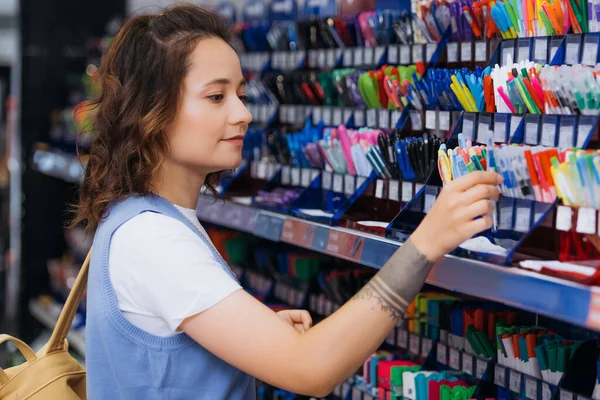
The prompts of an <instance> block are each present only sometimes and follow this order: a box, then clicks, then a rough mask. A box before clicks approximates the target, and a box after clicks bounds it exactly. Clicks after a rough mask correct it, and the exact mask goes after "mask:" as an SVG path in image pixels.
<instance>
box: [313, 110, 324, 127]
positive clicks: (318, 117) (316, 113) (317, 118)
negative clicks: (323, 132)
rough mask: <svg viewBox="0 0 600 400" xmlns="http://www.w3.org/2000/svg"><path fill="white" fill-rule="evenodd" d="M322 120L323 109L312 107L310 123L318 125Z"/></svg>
mask: <svg viewBox="0 0 600 400" xmlns="http://www.w3.org/2000/svg"><path fill="white" fill-rule="evenodd" d="M322 120H323V109H322V108H321V107H313V109H312V122H313V125H319V122H321V121H322Z"/></svg>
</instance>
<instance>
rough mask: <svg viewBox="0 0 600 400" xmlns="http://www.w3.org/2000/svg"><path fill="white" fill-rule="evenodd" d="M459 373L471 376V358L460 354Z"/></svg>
mask: <svg viewBox="0 0 600 400" xmlns="http://www.w3.org/2000/svg"><path fill="white" fill-rule="evenodd" d="M461 371H462V372H464V373H465V374H469V375H471V376H473V375H474V374H473V356H472V355H470V354H467V353H462V368H461Z"/></svg>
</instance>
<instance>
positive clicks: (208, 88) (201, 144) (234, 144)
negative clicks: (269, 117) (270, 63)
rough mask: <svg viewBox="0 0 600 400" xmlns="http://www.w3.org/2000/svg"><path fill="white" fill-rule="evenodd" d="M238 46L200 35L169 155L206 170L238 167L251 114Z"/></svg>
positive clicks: (171, 134) (170, 132)
mask: <svg viewBox="0 0 600 400" xmlns="http://www.w3.org/2000/svg"><path fill="white" fill-rule="evenodd" d="M245 96H246V87H245V81H244V78H243V76H242V69H241V67H240V61H239V58H238V56H237V54H236V53H235V51H234V50H233V49H232V48H231V47H230V46H229V45H228V44H227V43H225V42H224V41H223V40H221V39H218V38H209V39H204V40H200V41H199V42H198V44H197V45H196V48H195V49H194V51H193V52H192V54H191V55H190V67H189V72H188V75H187V76H186V78H185V80H184V83H183V92H182V97H181V104H180V108H179V112H178V115H177V117H176V119H175V121H174V123H173V124H172V125H171V127H170V128H169V130H168V132H167V134H168V137H169V144H170V148H171V152H170V154H169V155H168V156H167V160H168V161H169V162H171V163H175V164H179V165H180V166H183V167H188V168H192V169H194V170H195V171H197V172H199V173H201V174H209V173H212V172H217V171H222V170H225V169H233V168H235V167H237V166H238V165H239V164H240V162H241V160H242V141H243V138H244V135H245V134H246V130H247V129H248V124H249V123H250V121H252V116H251V115H250V113H249V112H248V109H247V108H246V106H245V105H244V101H243V100H244V99H245Z"/></svg>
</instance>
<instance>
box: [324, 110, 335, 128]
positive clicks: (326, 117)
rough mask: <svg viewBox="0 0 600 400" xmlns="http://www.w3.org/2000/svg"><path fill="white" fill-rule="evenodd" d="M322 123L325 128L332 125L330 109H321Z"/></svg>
mask: <svg viewBox="0 0 600 400" xmlns="http://www.w3.org/2000/svg"><path fill="white" fill-rule="evenodd" d="M323 122H324V123H325V125H326V126H331V125H333V115H332V112H331V107H323Z"/></svg>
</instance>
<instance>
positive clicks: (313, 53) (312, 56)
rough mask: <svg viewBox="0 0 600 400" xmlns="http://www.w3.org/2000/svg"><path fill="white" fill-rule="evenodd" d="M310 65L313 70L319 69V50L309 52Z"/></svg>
mask: <svg viewBox="0 0 600 400" xmlns="http://www.w3.org/2000/svg"><path fill="white" fill-rule="evenodd" d="M308 64H309V65H310V66H311V67H312V68H317V67H318V65H317V50H309V51H308Z"/></svg>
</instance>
